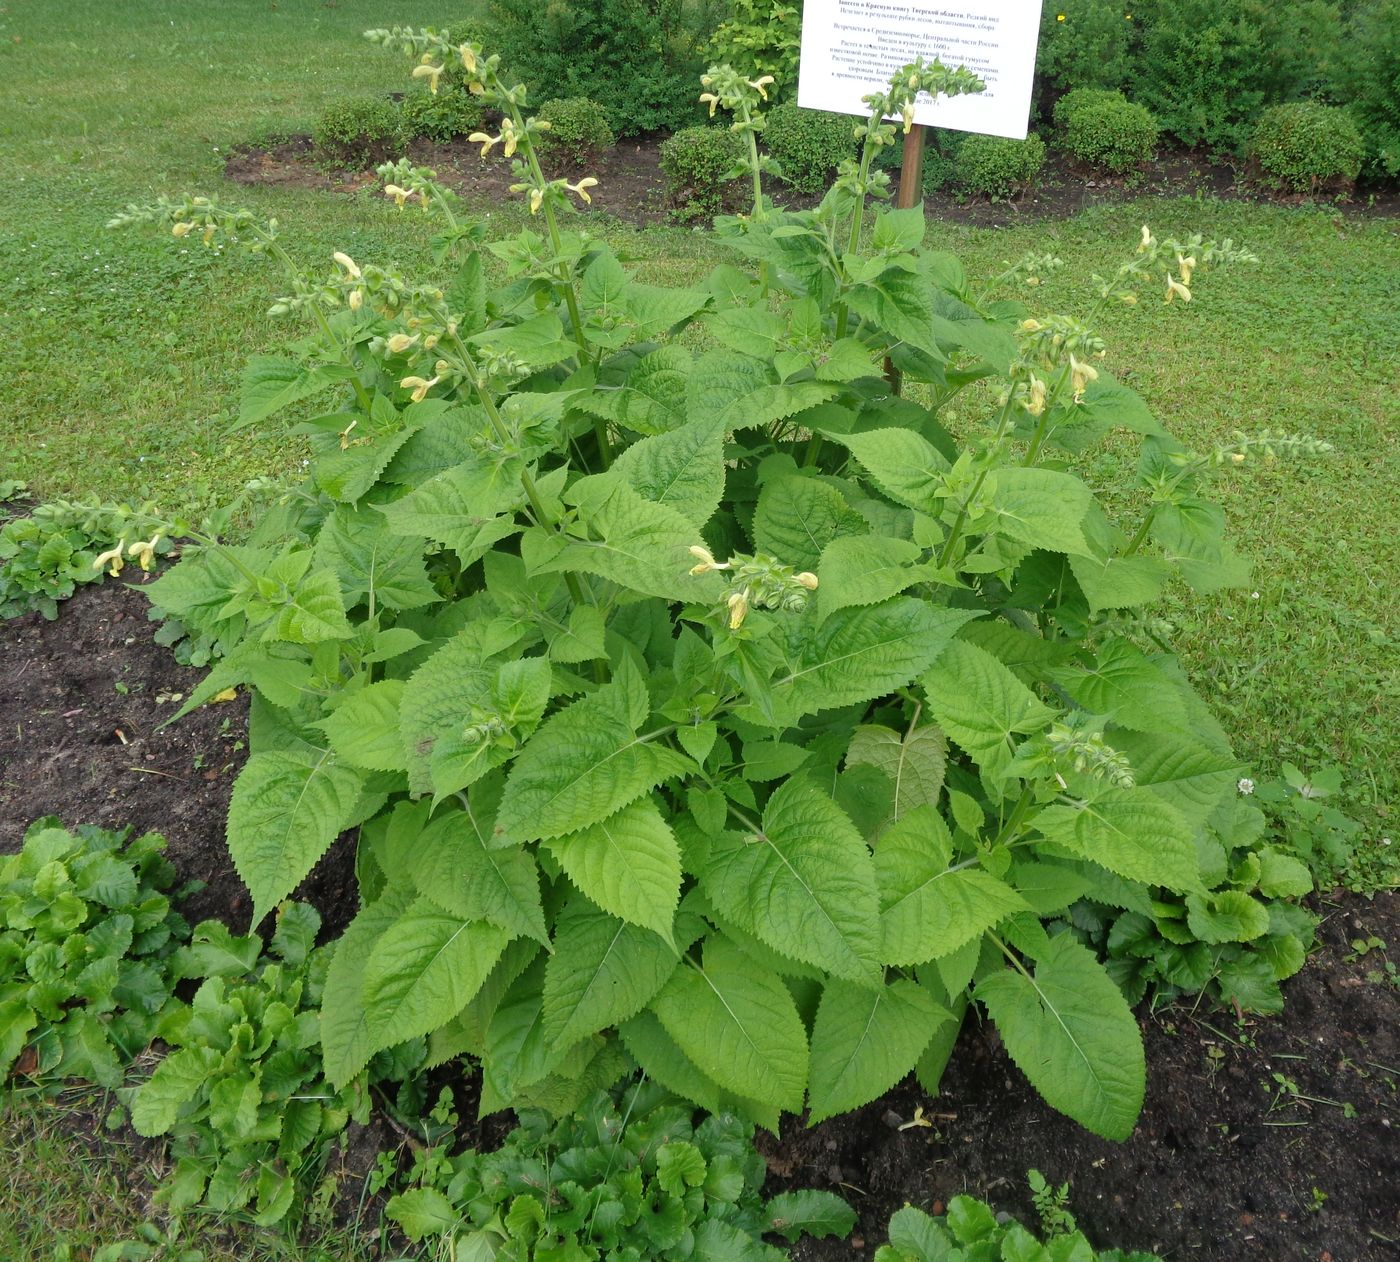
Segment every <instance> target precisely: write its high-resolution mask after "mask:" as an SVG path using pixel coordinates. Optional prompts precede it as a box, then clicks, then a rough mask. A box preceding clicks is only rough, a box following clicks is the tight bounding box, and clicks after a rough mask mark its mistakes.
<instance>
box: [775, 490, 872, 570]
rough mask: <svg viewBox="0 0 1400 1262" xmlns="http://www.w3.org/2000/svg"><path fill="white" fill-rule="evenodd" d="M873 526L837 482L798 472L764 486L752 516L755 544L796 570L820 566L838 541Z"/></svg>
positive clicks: (865, 531) (813, 568) (863, 531)
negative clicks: (828, 548) (849, 502)
mask: <svg viewBox="0 0 1400 1262" xmlns="http://www.w3.org/2000/svg"><path fill="white" fill-rule="evenodd" d="M869 529H870V526H869V523H868V522H866V520H865V518H863V517H862V516H861V515H860V514H859V513H857V512H856V511H855V510H854V509H852V508H850V507H848V505H847V504H846V501H845V499H844V498H843V497H842V495H841V492H840V491H838V490H837V489H836V488H835V487H834V486H831V485H830V484H829V483H826V482H818V481H817V480H816V479H815V478H803V477H797V476H795V475H794V476H790V477H783V478H774V479H773V480H772V481H771V482H768V483H767V484H766V485H765V486H764V488H763V492H762V494H761V495H760V496H759V497H758V509H757V511H756V512H755V513H754V519H753V537H754V543H755V545H756V546H757V547H758V548H759V549H760V550H761V551H763V552H766V553H768V555H770V556H773V557H776V558H777V559H778V560H779V561H781V562H782V563H783V564H784V565H790V566H792V567H793V568H794V569H797V570H815V569H816V568H817V565H818V563H819V562H820V560H821V557H822V551H823V549H824V548H826V546H827V545H828V544H829V543H831V541H832V540H833V539H839V538H841V537H842V536H844V535H863V534H866V533H867V532H868V531H869Z"/></svg>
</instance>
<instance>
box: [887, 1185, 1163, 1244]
mask: <svg viewBox="0 0 1400 1262" xmlns="http://www.w3.org/2000/svg"><path fill="white" fill-rule="evenodd" d="M1029 1182H1030V1185H1031V1190H1032V1197H1033V1199H1034V1201H1035V1205H1036V1212H1037V1213H1038V1214H1040V1217H1041V1230H1042V1232H1043V1233H1044V1240H1043V1241H1042V1240H1040V1239H1038V1238H1037V1237H1036V1235H1035V1234H1034V1233H1033V1232H1031V1231H1028V1230H1027V1229H1026V1228H1025V1227H1023V1226H1022V1225H1021V1224H1020V1223H1018V1222H1017V1221H1016V1220H1015V1219H1014V1218H1012V1217H1010V1216H1009V1215H1007V1214H998V1213H996V1212H995V1211H994V1210H993V1209H992V1207H991V1206H990V1205H988V1204H987V1203H986V1202H985V1201H979V1200H978V1199H977V1198H976V1197H973V1196H955V1197H953V1199H952V1200H950V1201H949V1202H948V1209H947V1212H946V1213H943V1214H940V1215H938V1216H937V1217H932V1216H930V1215H928V1214H926V1213H924V1211H923V1210H921V1209H915V1208H914V1207H913V1206H912V1205H906V1206H905V1207H904V1208H903V1209H901V1210H899V1211H898V1212H896V1213H895V1215H894V1216H893V1217H892V1218H891V1219H890V1239H889V1243H888V1244H883V1245H881V1246H880V1247H879V1248H878V1249H877V1250H876V1251H875V1262H945V1259H946V1260H949V1262H951V1259H954V1258H957V1259H965V1260H966V1262H1005V1260H1006V1259H1013V1258H1015V1259H1021V1258H1024V1259H1027V1262H1030V1260H1032V1259H1034V1260H1036V1262H1158V1258H1157V1255H1156V1254H1155V1253H1139V1252H1132V1253H1124V1252H1123V1251H1121V1250H1119V1249H1101V1250H1096V1249H1095V1248H1094V1247H1093V1245H1091V1244H1090V1243H1089V1241H1088V1240H1087V1239H1085V1237H1084V1233H1083V1232H1081V1231H1079V1230H1078V1229H1077V1227H1076V1226H1075V1222H1074V1216H1073V1215H1072V1214H1071V1213H1069V1211H1068V1209H1067V1208H1066V1205H1065V1202H1066V1199H1067V1197H1068V1194H1069V1184H1067V1183H1066V1184H1062V1185H1061V1186H1060V1187H1059V1188H1055V1187H1052V1186H1050V1185H1049V1184H1047V1182H1046V1180H1045V1178H1044V1176H1043V1175H1041V1173H1040V1172H1039V1171H1038V1170H1032V1171H1031V1172H1030V1175H1029Z"/></svg>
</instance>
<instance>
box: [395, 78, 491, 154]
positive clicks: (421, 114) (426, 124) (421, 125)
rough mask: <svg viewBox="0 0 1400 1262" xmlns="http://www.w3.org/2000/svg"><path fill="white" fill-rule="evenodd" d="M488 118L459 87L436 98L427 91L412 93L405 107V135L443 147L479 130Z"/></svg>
mask: <svg viewBox="0 0 1400 1262" xmlns="http://www.w3.org/2000/svg"><path fill="white" fill-rule="evenodd" d="M484 116H485V110H484V109H483V108H482V105H481V102H480V101H479V100H477V98H476V97H474V96H472V95H471V94H470V93H469V92H467V91H466V89H465V88H461V87H455V86H454V87H452V88H450V89H449V88H447V87H446V86H443V87H440V88H439V89H438V92H437V94H436V95H434V94H433V93H431V92H428V91H426V90H425V91H422V92H410V93H409V94H408V95H407V96H406V97H404V99H403V104H402V106H401V117H402V120H403V132H404V135H405V136H423V137H425V138H426V139H428V140H436V141H437V142H438V143H440V144H441V143H443V142H445V141H448V140H453V139H455V138H456V137H457V136H466V135H468V134H470V133H471V132H474V131H476V130H477V129H478V128H480V126H481V120H482V118H483V117H484Z"/></svg>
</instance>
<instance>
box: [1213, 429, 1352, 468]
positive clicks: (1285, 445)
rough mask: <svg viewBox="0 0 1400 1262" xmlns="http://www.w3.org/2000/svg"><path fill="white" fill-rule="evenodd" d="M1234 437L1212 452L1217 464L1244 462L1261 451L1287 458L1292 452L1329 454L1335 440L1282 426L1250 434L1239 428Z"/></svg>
mask: <svg viewBox="0 0 1400 1262" xmlns="http://www.w3.org/2000/svg"><path fill="white" fill-rule="evenodd" d="M1233 438H1234V441H1233V442H1230V443H1226V444H1225V445H1224V446H1221V447H1217V448H1216V449H1215V450H1214V451H1212V452H1211V454H1210V457H1209V459H1210V463H1211V464H1214V465H1223V464H1233V465H1241V464H1244V463H1245V461H1246V460H1248V459H1249V457H1250V456H1251V455H1254V454H1258V455H1261V456H1263V457H1264V459H1265V460H1283V459H1287V458H1289V457H1290V456H1295V457H1296V456H1325V455H1328V454H1329V453H1330V452H1331V451H1332V450H1333V448H1332V444H1331V443H1329V442H1326V441H1324V440H1323V439H1321V438H1314V437H1313V436H1312V435H1311V434H1290V433H1288V432H1287V431H1286V430H1281V429H1268V428H1265V429H1261V430H1260V431H1259V432H1258V433H1257V434H1246V433H1245V432H1244V430H1242V429H1237V430H1235V432H1234V435H1233Z"/></svg>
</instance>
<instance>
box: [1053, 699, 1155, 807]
mask: <svg viewBox="0 0 1400 1262" xmlns="http://www.w3.org/2000/svg"><path fill="white" fill-rule="evenodd" d="M1102 724H1103V720H1102V719H1095V718H1092V717H1091V716H1089V715H1085V714H1083V713H1082V712H1078V711H1076V712H1075V713H1073V714H1070V715H1067V716H1066V717H1065V718H1064V719H1062V720H1059V721H1057V722H1055V723H1052V724H1051V725H1050V730H1049V731H1048V732H1047V733H1046V734H1045V739H1046V741H1047V742H1048V744H1049V748H1050V752H1051V753H1052V754H1053V755H1054V756H1055V758H1056V759H1057V760H1058V761H1059V762H1060V763H1061V765H1064V764H1066V763H1067V764H1068V765H1069V766H1070V767H1072V768H1073V770H1075V771H1076V772H1078V773H1080V774H1081V775H1090V776H1093V777H1094V779H1096V780H1103V781H1106V782H1107V783H1108V784H1111V785H1112V786H1113V787H1114V788H1115V789H1131V788H1132V787H1133V786H1134V785H1135V784H1136V783H1137V777H1136V776H1135V775H1134V773H1133V768H1132V764H1131V763H1130V762H1129V761H1128V758H1127V755H1126V754H1124V753H1122V751H1120V750H1117V749H1114V748H1113V746H1112V745H1110V744H1109V743H1108V742H1107V741H1106V740H1104V738H1103V733H1102V732H1101V731H1100V730H1099V728H1100V727H1101V726H1102Z"/></svg>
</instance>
